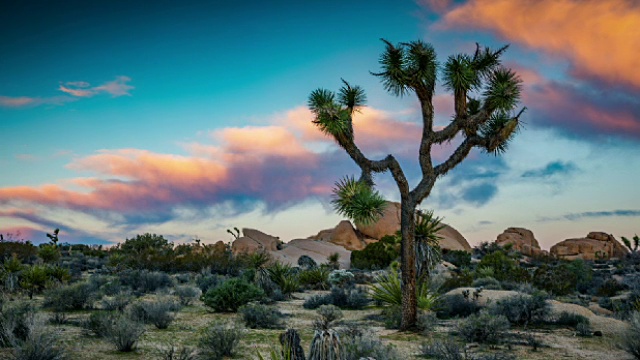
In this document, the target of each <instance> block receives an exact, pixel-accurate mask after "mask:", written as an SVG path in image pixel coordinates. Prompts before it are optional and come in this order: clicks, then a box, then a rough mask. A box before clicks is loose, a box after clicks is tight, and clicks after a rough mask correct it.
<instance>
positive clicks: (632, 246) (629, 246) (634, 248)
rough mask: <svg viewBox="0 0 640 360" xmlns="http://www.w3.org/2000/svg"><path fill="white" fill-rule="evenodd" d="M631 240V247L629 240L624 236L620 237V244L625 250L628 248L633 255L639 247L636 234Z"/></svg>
mask: <svg viewBox="0 0 640 360" xmlns="http://www.w3.org/2000/svg"><path fill="white" fill-rule="evenodd" d="M632 239H633V245H632V244H631V240H629V239H627V238H626V237H624V236H623V237H622V242H623V243H624V245H625V246H626V247H627V248H629V250H631V252H632V253H634V252H636V251H638V246H639V245H640V237H638V235H637V234H636V235H635V236H634V237H633V238H632Z"/></svg>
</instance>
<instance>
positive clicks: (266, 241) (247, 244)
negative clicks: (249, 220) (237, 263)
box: [231, 229, 282, 254]
mask: <svg viewBox="0 0 640 360" xmlns="http://www.w3.org/2000/svg"><path fill="white" fill-rule="evenodd" d="M242 235H243V236H242V237H239V238H237V239H236V240H235V241H233V243H232V244H231V251H233V253H234V254H240V253H247V254H252V253H254V252H257V251H277V250H278V248H279V247H280V246H281V245H282V241H280V238H278V237H275V236H271V235H267V234H265V233H263V232H261V231H258V230H255V229H242Z"/></svg>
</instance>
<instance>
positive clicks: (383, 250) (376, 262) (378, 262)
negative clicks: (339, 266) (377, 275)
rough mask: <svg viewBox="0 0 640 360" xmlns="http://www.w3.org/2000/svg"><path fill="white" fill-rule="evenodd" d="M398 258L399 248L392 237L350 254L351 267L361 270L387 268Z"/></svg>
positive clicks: (389, 236) (385, 237)
mask: <svg viewBox="0 0 640 360" xmlns="http://www.w3.org/2000/svg"><path fill="white" fill-rule="evenodd" d="M399 256H400V247H399V244H398V243H397V239H396V237H395V236H393V235H387V236H384V237H383V238H382V239H380V241H378V242H374V243H371V244H368V245H367V246H366V247H365V248H364V249H362V250H355V251H352V252H351V267H352V268H355V269H361V270H378V269H384V268H386V267H388V266H389V265H390V264H391V263H392V262H393V261H394V260H395V259H397V258H398V257H399Z"/></svg>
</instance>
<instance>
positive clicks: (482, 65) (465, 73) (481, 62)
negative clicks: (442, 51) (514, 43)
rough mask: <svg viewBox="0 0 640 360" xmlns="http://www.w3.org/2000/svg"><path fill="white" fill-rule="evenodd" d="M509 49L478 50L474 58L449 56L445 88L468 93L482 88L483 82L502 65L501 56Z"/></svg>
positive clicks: (444, 73)
mask: <svg viewBox="0 0 640 360" xmlns="http://www.w3.org/2000/svg"><path fill="white" fill-rule="evenodd" d="M506 49H507V46H504V47H502V48H500V49H498V50H496V51H493V50H491V49H490V48H488V47H485V48H484V50H481V49H480V47H478V48H477V50H476V52H475V53H474V55H473V56H470V55H467V54H457V55H452V56H449V58H448V59H447V62H446V63H445V64H444V69H443V76H444V86H445V88H446V89H447V90H450V91H455V92H460V93H466V92H468V91H471V90H477V89H480V88H481V87H482V81H483V80H485V79H487V78H489V77H490V76H491V74H492V73H493V71H494V70H495V69H496V68H497V67H498V66H499V65H500V55H502V53H503V52H504V51H505V50H506Z"/></svg>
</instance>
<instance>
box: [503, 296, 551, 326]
mask: <svg viewBox="0 0 640 360" xmlns="http://www.w3.org/2000/svg"><path fill="white" fill-rule="evenodd" d="M546 299H547V297H546V295H545V294H541V293H536V294H533V295H531V296H529V295H516V296H512V297H508V298H505V299H500V300H498V301H497V302H496V303H495V305H494V306H492V307H491V312H492V314H494V315H503V316H505V317H506V318H507V319H508V320H509V322H510V323H512V324H517V325H525V324H533V323H542V322H544V321H545V320H546V319H547V318H548V317H549V314H550V313H551V308H550V306H549V304H548V303H547V301H546Z"/></svg>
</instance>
